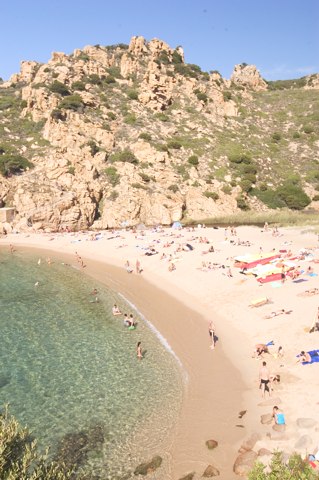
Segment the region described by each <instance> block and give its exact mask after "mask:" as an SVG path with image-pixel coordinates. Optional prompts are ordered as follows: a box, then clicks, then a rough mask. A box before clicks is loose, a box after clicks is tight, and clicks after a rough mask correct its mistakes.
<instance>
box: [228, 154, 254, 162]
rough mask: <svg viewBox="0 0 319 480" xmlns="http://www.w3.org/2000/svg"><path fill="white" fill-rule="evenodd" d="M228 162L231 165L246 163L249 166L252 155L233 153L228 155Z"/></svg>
mask: <svg viewBox="0 0 319 480" xmlns="http://www.w3.org/2000/svg"><path fill="white" fill-rule="evenodd" d="M228 160H229V161H230V162H231V163H245V164H247V165H248V164H250V163H251V157H250V155H249V154H248V153H245V152H233V153H231V154H230V155H228Z"/></svg>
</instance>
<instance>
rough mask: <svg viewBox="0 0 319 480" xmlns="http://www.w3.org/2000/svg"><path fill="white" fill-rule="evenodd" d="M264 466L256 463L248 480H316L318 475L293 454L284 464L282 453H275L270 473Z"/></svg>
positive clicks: (298, 456) (305, 462)
mask: <svg viewBox="0 0 319 480" xmlns="http://www.w3.org/2000/svg"><path fill="white" fill-rule="evenodd" d="M265 469H266V467H265V465H263V464H262V463H260V462H256V464H255V466H254V467H253V469H252V470H251V471H250V472H249V474H248V480H318V474H317V473H316V472H315V470H313V468H311V466H310V465H309V463H308V462H307V461H306V460H303V459H302V458H301V456H300V455H299V454H296V453H295V454H293V455H292V456H291V457H290V458H289V461H288V462H285V461H284V459H283V456H282V452H275V453H274V456H273V457H272V459H271V464H270V471H267V472H265Z"/></svg>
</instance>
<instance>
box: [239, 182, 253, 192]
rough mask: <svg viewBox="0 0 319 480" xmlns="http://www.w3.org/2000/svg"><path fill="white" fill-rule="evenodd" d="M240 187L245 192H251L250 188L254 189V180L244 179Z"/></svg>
mask: <svg viewBox="0 0 319 480" xmlns="http://www.w3.org/2000/svg"><path fill="white" fill-rule="evenodd" d="M240 187H241V189H242V191H243V192H246V193H248V192H250V190H251V189H252V182H251V181H250V180H248V179H243V180H242V181H241V182H240Z"/></svg>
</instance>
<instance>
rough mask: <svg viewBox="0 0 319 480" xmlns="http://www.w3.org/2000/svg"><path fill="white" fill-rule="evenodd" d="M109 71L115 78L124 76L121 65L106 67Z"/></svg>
mask: <svg viewBox="0 0 319 480" xmlns="http://www.w3.org/2000/svg"><path fill="white" fill-rule="evenodd" d="M106 71H107V73H108V74H109V75H111V76H112V77H114V78H123V77H122V75H121V69H120V67H115V66H114V67H109V68H107V69H106Z"/></svg>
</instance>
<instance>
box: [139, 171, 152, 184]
mask: <svg viewBox="0 0 319 480" xmlns="http://www.w3.org/2000/svg"><path fill="white" fill-rule="evenodd" d="M139 176H140V177H141V179H142V180H143V182H145V183H149V182H150V181H151V180H152V178H151V177H150V176H149V175H147V174H146V173H144V172H141V173H139Z"/></svg>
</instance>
